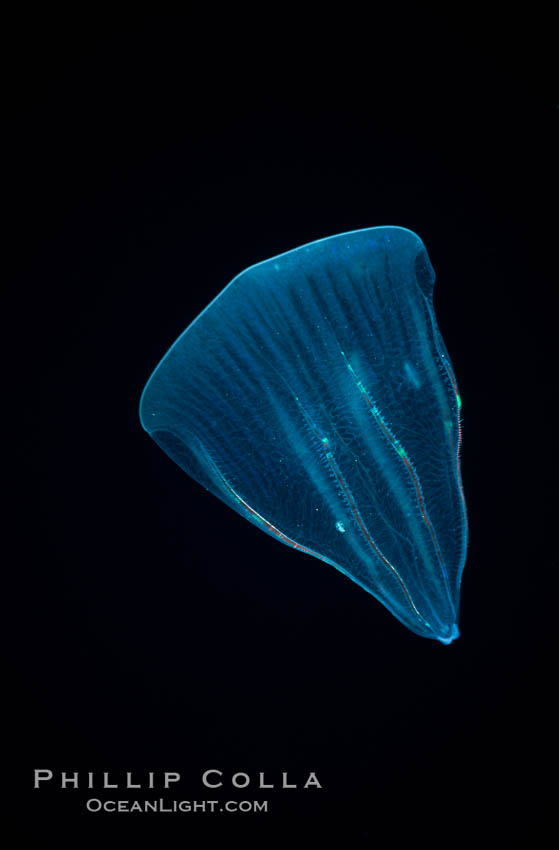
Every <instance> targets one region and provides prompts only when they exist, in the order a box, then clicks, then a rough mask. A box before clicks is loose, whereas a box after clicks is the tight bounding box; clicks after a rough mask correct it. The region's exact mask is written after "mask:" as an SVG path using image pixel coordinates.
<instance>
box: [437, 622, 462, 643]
mask: <svg viewBox="0 0 559 850" xmlns="http://www.w3.org/2000/svg"><path fill="white" fill-rule="evenodd" d="M457 637H460V632H459V630H458V626H457V625H456V623H453V625H452V626H451V629H450V632H449V634H448V635H439V636H438V638H437V639H438V640H439V641H440V642H441V643H444V644H445V645H448V644H449V643H452V641H453V640H456V638H457Z"/></svg>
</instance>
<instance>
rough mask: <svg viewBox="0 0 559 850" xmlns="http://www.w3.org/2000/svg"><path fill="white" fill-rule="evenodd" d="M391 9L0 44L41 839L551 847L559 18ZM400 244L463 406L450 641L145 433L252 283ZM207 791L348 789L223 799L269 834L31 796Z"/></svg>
mask: <svg viewBox="0 0 559 850" xmlns="http://www.w3.org/2000/svg"><path fill="white" fill-rule="evenodd" d="M369 12H370V13H371V16H370V17H369V18H368V19H365V17H363V16H362V15H361V16H360V15H358V14H357V13H355V12H353V11H351V10H349V9H348V10H347V11H344V9H343V8H342V7H340V8H339V9H338V10H337V12H336V15H335V16H333V17H332V18H330V19H328V18H327V16H326V15H325V12H324V10H323V11H322V13H321V15H320V16H317V17H316V18H314V19H310V20H309V21H308V22H306V23H303V22H302V20H301V18H300V16H299V15H296V14H295V13H288V12H287V11H285V10H284V11H283V12H282V15H281V16H280V15H279V12H276V13H274V12H270V13H269V17H263V16H256V17H254V16H250V15H248V14H247V15H246V17H240V16H239V14H238V13H237V12H236V13H232V12H231V13H229V14H228V15H227V17H225V18H224V17H223V13H222V12H218V11H217V10H214V12H212V13H210V14H208V15H206V16H203V15H202V14H200V13H199V12H193V13H189V14H187V13H184V14H183V15H180V16H179V15H174V16H173V15H169V16H167V17H166V16H164V15H161V16H156V15H153V16H151V17H145V18H141V19H140V18H128V17H127V16H125V15H124V14H122V15H120V16H117V17H114V15H113V16H112V17H110V16H107V17H106V18H103V17H102V16H100V15H98V16H95V15H93V14H92V13H91V14H86V13H85V12H82V13H80V15H79V17H78V16H77V15H76V14H75V13H74V16H73V17H68V16H67V15H66V14H62V13H61V12H59V13H52V12H49V13H46V12H43V13H42V16H41V17H40V18H33V19H30V20H26V21H22V20H18V21H14V22H13V26H12V28H11V30H9V37H8V42H9V44H8V53H7V57H8V62H7V74H6V80H7V82H8V96H7V99H6V101H5V112H6V116H7V126H8V130H7V134H6V135H7V141H8V148H9V154H8V157H7V160H6V162H7V166H8V167H7V171H8V183H9V189H10V190H11V189H13V192H11V193H10V195H9V211H10V224H9V227H10V228H11V231H8V233H9V239H8V242H9V247H12V246H15V247H16V249H17V251H16V254H15V266H14V275H13V281H14V283H13V286H12V287H11V293H12V294H14V295H15V296H16V299H17V301H16V303H17V305H18V306H17V308H16V309H17V312H13V313H11V312H10V313H9V314H8V315H9V316H13V321H12V320H11V319H10V318H8V320H7V325H9V326H11V327H8V330H12V329H13V330H15V331H16V333H15V335H14V336H15V341H14V344H13V348H12V356H11V358H10V360H9V363H10V368H9V370H8V371H9V372H10V373H11V374H13V373H14V372H15V373H16V374H18V373H19V372H20V370H21V376H22V378H21V380H20V381H19V384H20V388H21V387H23V389H24V393H23V396H24V398H23V400H22V402H21V408H20V409H19V411H18V415H17V417H16V419H17V422H16V425H17V433H18V436H17V437H16V439H15V442H14V446H15V449H14V450H15V451H16V452H18V451H21V466H20V469H21V470H23V475H22V476H20V477H21V480H22V481H23V482H24V487H23V491H24V492H23V496H22V505H23V514H24V519H25V524H26V531H25V533H24V535H23V536H22V537H21V538H20V545H19V546H18V548H17V556H16V559H15V569H14V572H16V573H18V574H19V575H20V576H21V577H23V580H24V586H23V589H22V590H21V591H20V592H19V593H18V595H17V597H16V604H15V606H14V607H15V610H16V612H17V625H16V630H15V632H14V634H16V635H17V639H16V640H14V641H13V646H14V647H15V651H12V647H11V646H10V651H9V653H8V656H9V659H10V660H15V664H14V666H15V670H16V674H17V677H18V678H17V681H18V691H17V692H18V694H19V695H21V697H22V699H21V708H20V709H19V711H18V723H17V726H16V727H15V729H14V735H13V738H14V741H15V742H16V745H17V746H16V749H17V754H18V761H17V766H18V769H19V773H20V774H21V783H20V784H19V785H18V787H17V789H16V790H17V796H18V804H19V811H20V812H21V815H20V816H21V818H22V824H25V825H28V824H29V823H32V824H33V825H35V826H36V827H37V828H38V829H39V830H40V832H41V834H42V835H43V836H48V835H50V834H54V833H58V832H63V833H66V834H69V832H70V831H71V830H73V831H75V833H76V835H77V836H79V837H80V838H84V839H85V836H86V835H89V834H91V833H92V831H93V832H96V831H97V830H98V831H100V832H102V833H103V834H104V835H107V836H109V835H115V836H117V835H119V836H120V835H122V834H125V835H133V834H136V832H138V831H141V832H142V833H144V834H145V833H151V834H152V835H153V836H156V837H157V839H158V840H159V842H161V841H163V840H164V839H165V837H166V836H169V841H170V840H171V838H170V836H171V835H175V836H182V837H184V838H185V840H186V839H194V838H197V840H200V841H201V840H202V839H203V840H205V841H206V842H210V844H211V842H212V840H214V839H215V840H216V841H217V840H218V838H219V839H224V838H225V837H226V836H232V835H236V834H238V833H241V832H242V833H243V834H245V835H247V836H248V835H251V834H254V835H261V836H265V838H266V840H269V839H271V837H272V836H273V835H277V834H278V833H283V832H285V833H287V835H288V836H291V838H292V840H296V838H297V837H298V836H301V835H307V836H310V837H311V838H312V839H313V840H316V841H317V842H321V841H322V839H324V838H325V837H326V836H331V835H335V836H337V837H339V838H344V839H345V840H346V841H347V842H348V846H353V845H354V844H356V845H367V844H370V845H371V846H379V845H384V839H383V840H382V841H381V840H380V836H381V835H389V836H391V839H390V840H391V841H392V842H396V844H398V843H399V842H403V841H404V840H408V839H412V840H413V839H419V838H421V839H422V840H428V841H432V842H434V843H435V842H436V843H439V842H441V841H442V840H444V841H445V842H451V841H453V840H454V839H455V838H456V837H457V836H460V835H462V834H464V833H465V832H469V831H471V832H472V834H473V835H474V836H476V835H477V836H479V837H480V839H481V838H483V837H484V836H487V835H488V834H489V833H491V834H497V835H498V836H501V838H503V837H504V836H505V835H507V836H508V835H516V834H518V832H519V831H520V830H521V829H523V828H527V829H528V830H529V832H531V834H532V835H533V834H534V831H535V830H537V829H538V827H540V826H541V825H542V824H544V823H545V821H546V818H547V817H548V815H549V811H550V809H549V808H548V806H549V801H550V796H549V789H550V785H549V783H548V781H547V779H546V772H545V771H546V766H547V765H548V763H549V761H550V759H551V736H552V731H551V730H552V726H551V722H550V721H551V717H550V714H549V713H548V712H549V701H550V684H551V683H552V680H553V678H554V677H553V667H552V664H551V655H550V653H549V645H550V642H551V638H552V635H553V634H554V631H555V629H554V626H555V622H554V621H555V616H556V615H555V613H554V602H553V591H552V579H553V575H554V572H555V570H556V569H557V560H556V558H555V554H554V547H553V523H554V521H555V514H556V504H555V503H554V499H555V495H554V494H555V485H554V480H555V477H556V466H555V458H554V455H553V436H552V427H551V410H552V405H553V401H554V395H555V394H556V379H555V377H554V373H553V365H554V360H555V339H554V334H555V330H554V328H555V309H556V304H555V303H554V301H553V300H552V270H553V268H554V267H555V263H554V253H555V244H556V237H555V233H554V229H553V220H552V217H551V216H550V212H549V210H548V205H549V204H550V198H551V195H552V189H551V183H552V179H553V172H554V169H553V167H552V146H553V145H554V144H555V142H554V141H552V129H553V125H554V122H555V121H556V112H557V108H556V104H555V103H554V101H553V96H552V91H551V86H550V67H551V59H550V49H551V48H550V45H551V42H550V36H549V35H548V28H549V26H550V23H549V21H547V22H546V21H545V20H544V21H541V20H539V19H538V17H537V15H535V14H534V15H532V17H531V18H530V19H517V20H510V19H509V20H508V21H507V22H504V21H497V22H495V23H490V22H488V21H487V20H486V19H484V18H483V17H482V16H481V15H477V13H475V12H474V11H472V10H470V12H469V15H468V17H467V18H466V16H464V18H463V19H456V20H450V19H448V20H445V19H444V18H442V17H440V16H439V15H437V14H435V13H433V12H428V11H425V10H424V11H421V12H419V11H417V10H416V11H411V12H410V11H406V10H404V9H403V8H402V9H400V8H398V9H396V10H395V11H394V12H393V13H387V12H386V11H384V12H381V10H380V9H379V8H376V7H374V6H371V7H370V8H369ZM274 15H275V17H274ZM249 27H254V28H255V29H254V31H251V30H250V29H249ZM533 50H535V53H531V51H533ZM386 224H395V225H400V226H403V227H408V228H410V229H412V230H414V231H415V232H417V233H418V234H419V235H420V237H421V238H422V239H423V241H424V242H425V244H426V246H427V249H428V252H429V255H430V257H431V260H432V263H433V266H434V267H435V270H436V273H437V283H436V287H435V306H436V310H437V316H438V320H439V326H440V328H441V331H442V334H443V336H444V339H445V341H446V345H447V348H448V350H449V352H450V355H451V358H452V361H453V365H454V369H455V372H456V375H457V378H458V382H459V386H460V390H461V395H462V399H463V405H464V406H463V414H464V444H463V454H462V466H463V476H464V486H465V491H466V497H467V502H468V508H469V522H470V546H469V554H468V560H467V565H466V570H465V573H464V580H463V594H462V614H461V622H460V626H461V637H460V639H459V640H458V641H456V642H455V643H453V644H452V645H451V646H449V647H444V646H442V645H439V644H437V643H435V642H433V641H428V640H425V639H421V638H419V637H417V636H416V635H413V634H412V633H410V632H408V631H407V630H406V629H405V628H404V627H403V626H402V625H401V624H400V623H398V622H397V621H396V620H395V619H394V618H393V617H392V616H391V615H390V614H389V613H388V612H387V611H385V609H384V608H382V606H381V605H379V604H378V603H377V602H376V601H375V600H374V599H373V598H372V597H370V596H369V595H367V594H366V593H364V592H363V591H362V590H361V589H360V588H359V587H357V585H354V584H353V583H351V582H350V581H348V580H347V579H346V578H345V577H343V576H342V575H341V574H340V573H338V572H336V571H335V570H333V569H331V568H328V567H326V566H325V565H324V564H323V563H320V562H319V561H316V560H313V559H310V558H307V557H304V556H302V555H299V554H297V553H295V552H292V551H289V549H287V548H286V547H284V546H281V545H279V544H278V543H277V542H275V541H274V540H272V538H270V537H268V536H267V535H264V534H262V533H261V532H259V531H258V530H257V529H256V528H255V527H253V526H252V525H250V524H249V523H248V522H242V521H241V519H240V517H239V516H238V515H236V514H235V513H234V512H232V511H230V510H229V509H228V508H226V507H225V506H224V505H223V504H222V503H220V502H219V501H218V500H216V499H215V498H214V497H213V496H211V495H210V494H208V493H206V492H205V491H204V490H203V489H202V488H200V487H199V486H198V485H197V484H196V483H195V482H193V481H191V480H189V479H188V478H187V477H186V476H185V475H184V474H183V473H182V472H181V470H180V469H179V468H178V467H175V466H174V464H172V463H171V461H170V460H169V459H168V458H167V457H166V456H165V455H164V454H163V453H162V452H161V451H160V449H159V448H158V447H157V446H156V445H155V443H153V442H152V441H151V440H150V439H149V438H148V437H147V435H146V434H145V433H144V432H143V431H142V429H141V427H140V424H139V420H138V413H137V409H138V402H139V397H140V393H141V390H142V388H143V385H144V383H145V381H146V380H147V378H148V376H149V374H150V372H151V370H152V369H153V368H154V366H155V365H156V363H157V362H158V360H159V359H160V358H161V356H162V355H163V354H164V353H165V351H166V350H167V348H168V347H169V345H170V344H171V343H172V342H173V341H174V340H175V339H176V337H177V336H178V335H179V334H180V333H181V331H182V330H183V329H184V328H185V327H186V325H187V324H188V323H189V322H190V321H191V320H192V319H193V318H194V317H195V316H196V315H197V314H198V312H199V311H200V310H201V309H202V308H203V307H204V306H206V304H207V303H208V302H209V301H210V300H211V299H212V298H213V297H214V296H215V295H216V294H217V293H218V292H219V291H220V290H221V289H222V288H223V287H224V286H225V285H226V284H227V283H228V281H229V280H230V279H231V278H232V277H233V276H234V275H236V274H237V273H238V272H240V271H241V270H242V269H243V268H245V267H246V266H248V265H251V264H253V263H256V262H258V261H260V260H263V259H266V258H268V257H270V256H273V255H274V254H277V253H281V252H283V251H286V250H289V249H291V248H293V247H296V246H297V245H300V244H302V243H304V242H306V241H311V240H313V239H317V238H320V237H324V236H328V235H331V234H333V233H338V232H341V231H344V230H351V229H356V228H361V227H370V226H376V225H386ZM554 243H555V244H554ZM12 367H14V368H12ZM555 400H556V399H555ZM7 406H8V408H9V407H10V404H8V405H7ZM8 418H10V416H8ZM20 424H21V426H23V427H22V428H21V429H20ZM9 607H11V605H10V604H9ZM18 702H19V700H18ZM10 737H12V736H11V735H10ZM214 767H215V768H218V769H221V770H223V771H224V775H225V777H227V776H230V775H231V774H232V773H235V772H237V771H246V772H249V773H251V774H252V775H253V776H254V777H257V774H258V773H259V772H260V771H265V772H266V776H267V778H271V779H275V780H279V779H280V777H281V772H282V771H288V772H289V776H290V781H291V780H294V781H298V782H301V781H303V782H304V779H305V778H306V776H307V774H308V773H309V771H316V772H317V774H318V776H319V778H320V781H321V782H322V784H323V786H324V788H323V790H321V791H315V790H307V791H301V790H297V791H283V792H282V791H274V792H272V793H270V792H267V793H266V792H259V791H257V790H256V789H255V788H254V787H253V786H251V788H250V789H247V790H246V791H244V792H241V791H237V790H235V789H231V788H229V789H224V792H223V794H222V795H221V796H220V797H219V799H222V800H225V799H249V800H251V799H269V801H270V804H269V809H270V811H269V813H268V814H267V815H241V814H235V815H225V814H217V815H201V814H197V815H152V816H148V815H145V816H144V815H134V816H132V815H103V814H98V815H93V814H84V801H85V799H87V798H88V797H89V796H91V793H88V792H86V791H83V792H82V791H79V792H74V791H64V792H61V791H59V790H58V789H56V788H54V787H53V788H49V789H45V790H42V791H39V792H37V791H33V790H32V770H33V768H50V769H52V770H55V771H60V770H66V771H75V770H78V771H82V772H84V773H85V772H86V771H90V770H92V771H98V772H101V771H104V770H110V771H114V772H115V775H116V774H117V773H118V774H119V776H121V777H122V775H123V773H122V772H123V771H126V770H134V771H137V772H138V775H140V774H143V775H145V774H146V772H147V771H149V770H152V771H160V770H177V771H179V772H181V774H182V776H183V780H184V783H183V785H182V786H181V790H180V794H178V795H177V794H175V795H174V796H179V797H181V798H185V799H192V800H194V799H199V800H203V799H213V798H214V797H215V794H212V793H210V792H208V791H204V789H203V788H202V786H201V784H200V779H199V777H200V775H201V773H202V771H203V770H205V769H207V768H214ZM54 784H55V783H54V782H53V783H51V785H53V786H54ZM249 791H250V793H249ZM93 796H99V797H103V796H109V795H108V794H104V793H103V792H99V793H98V794H93ZM113 796H115V795H114V793H113ZM118 796H119V797H122V798H126V797H131V795H130V794H129V793H128V794H127V793H126V792H123V793H119V794H118ZM139 796H140V798H141V799H143V798H145V797H150V796H154V795H153V794H150V793H148V792H142V793H141V794H140V795H139ZM155 796H159V794H156V795H155ZM167 796H169V795H167ZM171 796H173V795H171ZM160 846H161V843H160ZM169 846H170V845H169ZM191 846H200V845H199V844H194V845H191Z"/></svg>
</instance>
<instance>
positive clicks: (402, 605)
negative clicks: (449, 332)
mask: <svg viewBox="0 0 559 850" xmlns="http://www.w3.org/2000/svg"><path fill="white" fill-rule="evenodd" d="M434 279H435V275H434V272H433V268H432V266H431V263H430V261H429V258H428V256H427V252H426V250H425V247H424V245H423V243H422V241H421V239H419V237H418V236H416V235H415V234H414V233H412V232H411V231H410V230H406V229H404V228H400V227H373V228H368V229H365V230H356V231H352V232H350V233H341V234H338V235H336V236H331V237H329V238H327V239H320V240H318V241H316V242H311V243H310V244H308V245H302V246H301V247H299V248H296V249H294V250H292V251H288V252H287V253H285V254H280V255H279V256H277V257H273V258H272V259H270V260H266V261H265V262H261V263H258V264H257V265H254V266H251V267H250V268H247V269H246V270H245V271H243V272H242V273H241V274H239V275H238V276H237V277H235V278H234V279H233V280H232V281H231V283H230V284H229V285H228V286H226V287H225V289H224V290H223V291H222V292H221V293H220V294H219V295H218V296H217V297H216V298H215V299H214V300H213V301H212V302H211V303H210V304H209V306H208V307H206V309H205V310H203V312H202V313H201V314H200V315H199V316H198V317H197V318H196V319H195V320H194V321H193V322H192V324H190V325H189V326H188V328H187V329H186V330H185V331H184V333H183V334H182V335H181V336H180V337H179V338H178V340H177V341H176V342H175V343H174V345H173V346H172V347H171V348H170V350H169V351H168V352H167V354H166V355H165V356H164V358H163V359H162V360H161V362H160V363H159V365H158V366H157V368H156V369H155V371H154V372H153V374H152V375H151V377H150V379H149V381H148V383H147V385H146V387H145V389H144V392H143V395H142V398H141V403H140V418H141V422H142V425H143V427H144V428H145V430H146V431H147V432H148V433H149V434H150V436H151V437H153V439H154V440H155V441H156V442H157V443H158V444H159V446H161V448H162V449H163V450H164V451H165V452H166V453H167V454H168V455H169V456H170V457H171V458H172V459H173V460H174V461H175V462H176V463H177V464H178V465H179V466H180V467H181V468H182V469H183V470H184V471H185V472H187V473H188V475H190V476H192V477H193V478H194V479H196V481H198V482H199V483H200V484H202V486H204V487H205V488H207V489H208V490H210V491H211V492H212V493H213V494H214V495H215V496H217V497H218V498H219V499H221V500H222V501H223V502H225V503H226V504H228V505H229V506H230V507H231V508H233V509H234V510H235V511H237V513H239V514H241V516H243V517H245V519H248V520H249V521H250V522H252V523H254V525H256V526H258V528H261V529H262V530H263V531H266V532H267V533H268V534H270V535H271V536H272V537H275V538H276V539H277V540H280V541H281V542H282V543H285V544H286V545H288V546H291V547H292V548H293V549H297V550H299V552H303V553H305V554H307V555H313V556H314V557H315V558H319V559H321V560H322V561H326V563H328V564H331V565H332V566H334V567H336V568H337V569H338V570H340V571H341V572H342V573H344V574H345V575H347V576H348V577H349V578H351V579H352V580H353V581H355V582H356V583H357V584H359V585H360V586H361V587H363V588H364V589H365V590H367V591H368V592H369V593H371V594H372V595H373V596H375V597H376V598H377V599H378V600H379V601H380V602H382V603H383V605H385V606H386V607H387V608H388V610H389V611H391V612H392V614H394V616H395V617H397V618H398V619H399V620H400V621H401V622H402V623H403V624H404V625H405V626H407V627H408V628H409V629H411V630H412V631H413V632H415V633H416V634H418V635H422V636H424V637H429V638H434V639H436V640H439V641H441V642H442V643H445V644H448V643H450V642H451V641H452V640H454V639H455V638H456V637H458V626H457V623H458V606H459V594H460V580H461V575H462V570H463V567H464V562H465V559H466V546H467V524H466V509H465V502H464V494H463V490H462V484H461V477H460V441H461V428H460V407H461V403H460V396H459V394H458V388H457V384H456V379H455V377H454V373H453V370H452V366H451V363H450V359H449V356H448V353H447V351H446V348H445V345H444V342H443V340H442V337H441V335H440V333H439V330H438V328H437V323H436V319H435V314H434V309H433V284H434ZM301 569H304V562H303V561H302V562H301Z"/></svg>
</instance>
